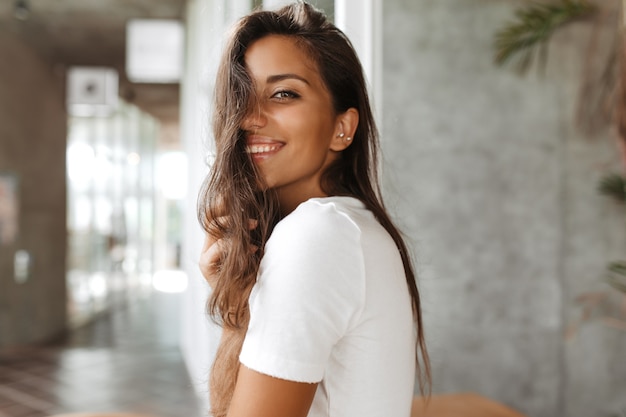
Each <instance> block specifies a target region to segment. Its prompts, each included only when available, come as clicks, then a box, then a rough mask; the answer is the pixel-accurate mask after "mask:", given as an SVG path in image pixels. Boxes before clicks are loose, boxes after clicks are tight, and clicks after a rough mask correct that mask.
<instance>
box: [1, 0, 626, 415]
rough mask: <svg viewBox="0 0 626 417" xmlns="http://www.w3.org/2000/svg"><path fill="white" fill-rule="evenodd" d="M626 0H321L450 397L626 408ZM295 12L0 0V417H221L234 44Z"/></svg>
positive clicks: (539, 410) (208, 4) (547, 406)
mask: <svg viewBox="0 0 626 417" xmlns="http://www.w3.org/2000/svg"><path fill="white" fill-rule="evenodd" d="M622 2H623V1H622V0H595V1H592V0H588V1H585V0H546V1H540V2H529V1H524V0H508V1H502V0H437V1H433V0H410V1H409V0H385V1H384V2H383V1H382V0H335V1H333V0H318V1H312V3H313V4H315V5H316V6H318V7H319V8H321V9H323V10H324V11H325V12H326V13H327V14H328V15H329V16H330V17H331V18H332V19H334V21H335V23H336V24H337V25H338V26H339V27H340V28H342V29H343V30H344V31H345V32H346V33H347V34H348V36H349V37H350V38H351V39H352V41H353V43H354V44H355V47H356V49H357V50H358V52H359V55H360V57H361V59H362V62H363V64H364V68H365V71H366V74H367V77H368V80H369V84H370V87H371V96H372V101H373V103H374V107H375V112H376V114H377V119H378V122H379V129H380V131H381V137H382V151H383V173H382V179H383V183H384V193H385V196H386V201H387V205H388V208H389V209H390V211H391V212H392V214H393V215H394V216H395V218H396V220H397V222H398V224H399V226H401V228H403V230H405V231H406V235H407V236H408V239H409V241H410V242H411V244H412V246H413V250H414V252H415V262H416V267H417V271H418V280H419V283H418V285H419V287H420V289H421V292H422V303H423V309H424V318H425V325H426V337H427V342H428V345H429V348H430V354H431V359H432V367H433V382H434V386H433V391H434V392H435V393H455V392H474V393H478V394H480V395H483V396H486V397H488V398H491V399H493V400H496V401H498V402H500V403H503V404H505V405H507V406H509V407H512V408H514V409H517V410H519V411H520V412H522V413H524V414H525V415H528V416H533V417H554V416H564V417H583V416H584V417H591V416H594V417H595V416H597V417H601V416H602V417H604V416H606V417H616V416H622V417H623V416H626V296H625V293H626V282H625V281H624V275H625V274H626V273H625V271H626V264H625V263H624V262H622V260H623V259H626V212H625V208H624V200H626V197H625V187H624V180H623V176H622V174H623V172H624V167H625V163H626V151H625V149H626V147H625V146H624V144H625V143H626V142H624V139H625V134H626V110H625V106H624V103H626V98H625V97H626V87H625V85H626V83H625V82H624V80H626V71H625V70H624V68H626V67H624V65H623V64H622V62H623V59H624V58H623V55H624V54H623V45H624V43H623V36H624V29H623V27H624V24H623V14H624V7H623V4H622ZM285 3H288V2H287V1H281V0H271V1H270V0H265V1H260V0H256V1H252V0H230V1H229V0H54V1H49V0H15V1H14V0H0V417H7V416H8V417H26V416H32V417H35V416H37V417H40V416H46V415H50V414H52V413H55V412H68V411H103V410H104V411H106V410H120V411H136V412H144V413H153V414H155V415H161V416H164V417H167V416H177V415H187V416H194V415H198V416H199V415H206V398H207V396H208V394H207V392H206V390H207V389H206V381H207V375H208V372H209V368H210V362H211V358H212V356H213V354H214V351H215V348H216V347H217V343H218V338H219V330H218V329H217V328H216V327H215V326H214V325H212V324H211V323H210V321H209V320H208V318H207V317H206V315H205V313H204V304H205V301H206V298H207V295H208V291H207V286H206V284H205V283H204V281H203V280H202V277H201V276H200V273H199V271H198V268H197V258H198V254H199V252H200V248H201V245H202V239H203V237H202V231H201V229H200V227H199V225H198V222H197V220H196V197H197V192H198V189H199V187H200V183H201V181H202V179H203V177H204V175H205V174H206V172H207V170H208V165H209V164H210V161H211V158H212V156H211V155H212V148H211V142H210V139H211V138H210V119H211V104H210V103H211V95H212V90H213V85H212V83H213V78H214V74H215V68H216V65H217V59H218V57H219V53H220V49H221V45H222V40H223V34H224V32H225V31H226V30H227V28H228V27H229V25H230V24H231V23H232V22H233V21H234V20H235V19H236V18H238V17H239V16H241V15H243V14H245V13H247V12H249V11H250V10H252V9H253V8H255V7H264V8H270V9H271V8H275V7H278V6H280V5H282V4H285Z"/></svg>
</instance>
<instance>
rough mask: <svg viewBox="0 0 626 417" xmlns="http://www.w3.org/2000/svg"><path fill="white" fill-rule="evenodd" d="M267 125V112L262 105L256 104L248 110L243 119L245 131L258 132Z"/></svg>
mask: <svg viewBox="0 0 626 417" xmlns="http://www.w3.org/2000/svg"><path fill="white" fill-rule="evenodd" d="M266 124H267V116H266V115H265V110H264V109H263V106H261V104H260V103H254V104H253V105H251V106H250V107H249V108H248V112H247V113H246V116H245V117H244V119H243V123H242V128H243V130H258V129H260V128H262V127H264V126H265V125H266Z"/></svg>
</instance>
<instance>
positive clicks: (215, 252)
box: [199, 233, 224, 288]
mask: <svg viewBox="0 0 626 417" xmlns="http://www.w3.org/2000/svg"><path fill="white" fill-rule="evenodd" d="M223 252H224V248H223V240H222V239H217V238H216V237H215V236H213V235H211V234H210V233H206V235H205V236H204V245H203V246H202V251H201V252H200V261H199V267H200V272H201V273H202V276H204V279H205V280H206V281H207V282H208V283H209V285H210V286H211V288H215V284H216V282H217V265H218V262H219V260H220V257H221V256H222V254H223Z"/></svg>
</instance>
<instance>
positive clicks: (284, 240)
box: [239, 197, 415, 417]
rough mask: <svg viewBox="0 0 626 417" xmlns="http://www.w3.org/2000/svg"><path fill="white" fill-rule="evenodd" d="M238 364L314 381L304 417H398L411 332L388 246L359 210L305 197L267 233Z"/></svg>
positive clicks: (402, 282) (405, 404)
mask: <svg viewBox="0 0 626 417" xmlns="http://www.w3.org/2000/svg"><path fill="white" fill-rule="evenodd" d="M239 359H240V361H241V363H242V364H243V365H245V366H247V367H248V368H250V369H253V370H255V371H257V372H260V373H263V374H266V375H270V376H273V377H276V378H281V379H286V380H291V381H298V382H309V383H315V382H319V385H318V388H317V391H316V394H315V398H314V399H313V404H312V406H311V410H310V411H309V414H308V415H309V417H408V416H409V415H410V408H411V401H412V397H413V388H414V381H415V331H414V323H413V314H412V309H411V299H410V296H409V292H408V288H407V283H406V278H405V274H404V268H403V265H402V260H401V258H400V254H399V252H398V250H397V248H396V245H395V243H394V242H393V240H392V239H391V237H390V236H389V234H388V233H387V231H386V230H385V229H384V228H383V227H382V226H381V225H380V224H379V223H378V222H377V221H376V219H375V218H374V216H373V215H372V213H371V212H370V211H368V210H366V209H365V206H364V205H363V203H361V202H360V201H358V200H357V199H354V198H351V197H327V198H314V199H311V200H308V201H306V202H304V203H302V204H301V205H300V206H298V208H297V209H296V210H294V211H293V212H292V213H291V214H289V215H288V216H287V217H285V218H284V219H283V220H282V221H280V222H279V223H278V225H276V228H275V229H274V231H273V233H272V235H271V236H270V238H269V240H268V242H267V245H266V251H265V255H264V256H263V259H262V260H261V265H260V270H259V274H258V277H257V282H256V284H255V285H254V288H253V289H252V292H251V294H250V324H249V327H248V332H247V334H246V338H245V341H244V344H243V348H242V351H241V355H240V357H239Z"/></svg>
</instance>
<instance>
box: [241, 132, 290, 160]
mask: <svg viewBox="0 0 626 417" xmlns="http://www.w3.org/2000/svg"><path fill="white" fill-rule="evenodd" d="M283 146H285V144H284V143H283V142H279V141H277V140H273V139H269V138H266V137H262V136H250V137H248V139H247V141H246V153H248V154H250V155H251V156H252V157H253V158H254V159H264V158H267V157H269V156H271V155H273V154H274V153H276V152H278V151H279V150H280V149H281V148H282V147H283Z"/></svg>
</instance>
